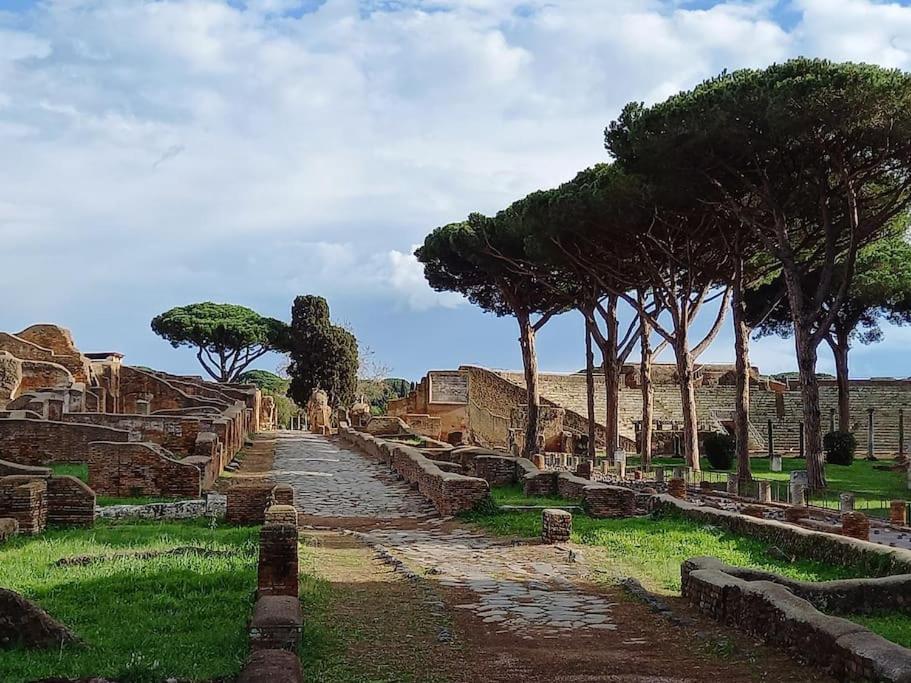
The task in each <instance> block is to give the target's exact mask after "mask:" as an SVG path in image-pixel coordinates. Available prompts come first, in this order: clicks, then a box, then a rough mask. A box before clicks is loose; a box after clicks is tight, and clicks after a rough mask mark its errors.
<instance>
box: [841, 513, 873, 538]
mask: <svg viewBox="0 0 911 683" xmlns="http://www.w3.org/2000/svg"><path fill="white" fill-rule="evenodd" d="M841 533H842V534H844V535H845V536H849V537H850V538H857V539H860V540H861V541H866V540H869V538H870V520H869V519H867V516H866V515H865V514H864V513H862V512H846V513H845V514H843V515H842V516H841Z"/></svg>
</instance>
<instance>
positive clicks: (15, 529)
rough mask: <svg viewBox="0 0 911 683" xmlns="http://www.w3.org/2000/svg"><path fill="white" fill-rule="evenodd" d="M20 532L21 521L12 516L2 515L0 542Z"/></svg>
mask: <svg viewBox="0 0 911 683" xmlns="http://www.w3.org/2000/svg"><path fill="white" fill-rule="evenodd" d="M18 533H19V522H18V521H16V520H15V519H13V518H12V517H0V543H2V542H3V541H5V540H6V539H8V538H12V537H13V536H15V535H16V534H18Z"/></svg>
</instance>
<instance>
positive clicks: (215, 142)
mask: <svg viewBox="0 0 911 683" xmlns="http://www.w3.org/2000/svg"><path fill="white" fill-rule="evenodd" d="M240 4H241V3H231V4H228V3H227V2H221V1H218V0H160V1H156V2H152V1H150V0H148V1H147V0H135V1H131V2H104V1H102V0H65V1H64V0H57V1H51V2H46V3H39V4H36V5H35V6H34V7H33V8H32V9H29V10H27V11H25V12H23V13H19V14H13V13H0V141H2V147H3V154H2V157H0V238H2V239H3V244H4V256H5V259H4V269H3V270H2V271H0V290H2V291H6V292H10V291H16V292H21V293H22V294H21V296H19V298H18V299H17V301H16V302H15V303H14V305H15V306H16V307H17V310H30V311H33V312H34V316H35V317H38V318H52V317H53V316H54V314H55V312H56V311H58V310H60V309H62V308H64V307H66V308H67V310H73V307H78V306H80V305H82V306H86V307H88V306H103V305H105V303H106V302H108V301H112V300H115V299H116V301H118V302H122V301H124V300H135V301H137V302H146V301H147V300H149V299H157V298H162V297H171V298H174V297H178V296H179V297H185V298H187V299H190V298H202V297H206V298H210V297H215V296H216V294H217V295H218V298H222V299H225V300H230V299H238V300H243V298H244V297H246V296H250V295H251V293H256V296H257V297H258V300H266V299H270V297H271V299H270V300H274V306H273V308H275V309H278V308H280V307H285V306H286V303H287V297H288V294H289V293H292V294H293V293H300V292H304V291H310V292H319V293H322V294H325V295H327V296H329V297H330V298H331V297H333V296H344V297H350V298H364V297H369V298H371V299H372V298H377V299H385V301H386V303H389V302H396V301H397V302H400V303H401V304H403V305H404V306H406V307H409V308H411V309H413V310H427V309H428V308H430V307H433V306H453V305H456V303H457V302H458V301H460V298H459V297H456V296H447V295H440V294H437V293H434V292H432V291H431V290H430V289H429V288H428V287H427V286H426V284H425V283H424V281H423V278H422V276H421V271H420V266H419V264H417V263H416V262H415V261H414V258H413V256H411V254H410V252H409V251H406V250H405V247H406V245H409V244H412V243H414V242H416V241H418V240H420V239H421V238H422V237H423V235H424V234H425V233H426V232H427V231H428V230H430V229H432V228H433V227H435V226H437V225H441V224H443V223H447V222H449V221H452V220H457V219H459V218H462V217H464V216H465V215H466V214H467V213H468V212H469V211H472V210H480V211H485V212H491V211H495V210H496V209H499V208H501V207H503V206H504V205H506V204H507V203H508V202H510V201H511V200H513V199H515V198H517V197H519V196H521V195H523V194H524V193H526V192H528V191H531V190H533V189H536V188H539V187H543V186H548V185H551V184H554V183H557V182H559V181H562V180H564V179H566V178H568V177H571V176H572V174H573V173H574V172H575V171H576V170H578V169H579V168H581V167H583V166H586V165H588V164H591V163H593V162H596V161H600V160H603V159H604V158H605V153H604V151H603V146H602V131H603V128H604V126H605V125H606V124H607V123H608V122H609V121H610V119H611V118H613V117H614V116H616V114H617V113H618V112H619V110H620V108H621V106H622V105H623V104H624V103H625V102H627V101H629V100H634V99H636V100H638V99H642V100H655V99H658V98H661V97H664V96H666V95H668V94H670V93H672V92H674V91H676V90H679V89H680V88H685V87H688V86H691V85H692V84H694V83H695V82H697V81H699V80H702V79H704V78H707V77H710V76H712V75H714V74H716V73H717V72H719V71H720V70H722V69H723V68H737V67H740V66H760V65H763V64H766V63H768V62H770V61H773V60H780V59H784V58H787V57H788V56H792V55H797V54H801V53H805V52H808V53H813V54H818V53H822V52H825V51H828V52H829V54H831V55H832V56H834V57H839V58H842V57H844V58H847V57H850V58H854V59H860V58H866V59H871V60H879V61H883V62H886V63H890V64H898V65H907V64H908V57H907V53H906V48H911V10H909V9H908V8H906V7H903V6H900V5H897V4H886V3H879V2H869V1H867V2H864V1H862V0H847V1H846V2H842V3H830V2H825V1H824V0H799V1H797V2H795V4H794V8H796V9H797V10H799V11H800V12H802V18H801V19H800V21H799V22H797V24H796V25H794V26H791V27H787V28H786V27H783V26H782V23H781V22H780V21H779V19H778V17H777V16H776V14H775V12H776V11H777V8H778V3H775V2H771V1H770V2H758V3H755V2H754V3H749V2H721V3H718V4H715V5H714V6H711V7H708V8H703V9H694V8H692V7H691V6H690V5H689V4H688V3H682V2H675V1H673V0H668V1H667V2H662V1H661V0H639V1H636V0H616V1H615V2H609V3H608V2H604V1H603V0H573V1H570V0H564V1H554V0H435V1H434V2H433V3H428V2H424V1H423V0H402V1H401V2H395V3H391V2H367V1H366V0H364V1H361V2H358V1H357V0H326V2H323V3H319V2H315V1H314V0H305V1H304V2H294V1H292V0H248V2H247V3H246V6H245V7H246V8H245V7H244V6H238V5H240ZM23 283H30V286H23ZM64 285H65V286H64ZM213 292H214V293H213ZM80 302H81V303H80ZM279 304H280V305H279ZM0 323H2V320H0ZM0 327H2V325H0Z"/></svg>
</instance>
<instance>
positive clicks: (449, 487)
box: [339, 420, 490, 515]
mask: <svg viewBox="0 0 911 683" xmlns="http://www.w3.org/2000/svg"><path fill="white" fill-rule="evenodd" d="M372 422H373V421H372V420H371V423H372ZM368 424H369V423H368ZM339 435H340V436H341V437H342V438H343V439H344V440H346V441H348V442H349V443H351V444H353V445H355V446H357V447H358V448H360V449H362V450H364V451H366V452H367V453H368V454H369V455H372V456H374V457H377V458H382V459H383V460H384V461H385V462H386V463H387V464H388V465H389V466H391V467H392V469H394V470H395V471H396V472H398V473H399V474H400V475H401V476H402V478H404V479H405V481H407V482H408V483H409V484H412V485H413V486H415V487H416V488H417V489H418V491H419V492H420V493H421V494H422V495H423V496H424V497H425V498H427V499H428V500H429V501H430V502H431V503H432V504H433V506H434V507H435V508H436V509H437V512H439V513H440V514H441V515H455V514H458V513H460V512H465V511H467V510H472V509H474V508H475V507H476V506H477V505H478V504H479V503H480V502H481V501H484V500H487V498H488V497H489V496H490V487H489V486H488V484H487V482H486V481H484V480H483V479H478V478H476V477H466V476H464V475H461V474H455V473H452V472H444V471H443V470H441V469H440V468H439V467H438V466H437V465H436V463H434V462H433V461H432V460H429V459H427V458H425V457H424V456H423V455H422V454H421V452H420V451H419V450H417V449H416V448H412V447H410V446H404V445H402V444H392V443H389V442H386V441H383V440H381V439H377V438H376V437H374V436H372V435H371V434H364V433H361V432H358V431H356V430H354V429H352V428H350V427H342V428H340V429H339Z"/></svg>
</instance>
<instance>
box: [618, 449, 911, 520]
mask: <svg viewBox="0 0 911 683" xmlns="http://www.w3.org/2000/svg"><path fill="white" fill-rule="evenodd" d="M639 462H640V459H639V458H638V457H636V458H629V459H628V463H629V464H630V465H638V464H639ZM653 462H654V464H655V465H665V466H675V465H683V464H684V463H683V459H682V458H656V459H654V461H653ZM700 464H701V467H702V469H703V471H705V472H712V473H716V474H719V475H724V474H727V473H728V472H732V471H734V470H733V469H732V470H714V469H712V466H711V465H710V464H709V462H708V460H706V459H705V458H702V460H701V461H700ZM891 464H892V461H891V460H877V461H875V462H871V461H869V460H862V459H856V460H855V461H854V464H852V465H850V466H844V465H832V464H827V465H826V480H827V482H828V484H829V489H828V491H827V493H826V494H825V495H814V496H812V501H813V503H814V504H816V505H822V506H824V507H834V508H837V507H838V494H839V493H840V492H842V491H851V492H853V493H854V494H855V495H856V506H857V508H858V509H859V510H864V509H865V507H866V506H872V507H874V508H882V507H883V504H882V502H881V501H883V500H885V501H889V500H911V491H909V490H908V486H907V481H906V477H905V474H904V473H903V472H890V471H883V470H877V469H874V467H875V466H883V465H886V466H888V465H891ZM750 468H751V469H752V472H753V476H754V477H756V478H757V479H769V480H771V481H779V482H783V484H784V486H782V487H781V489H780V492H781V494H782V495H786V494H785V490H786V489H785V487H786V485H787V482H788V478H789V476H790V473H791V472H792V471H794V470H805V469H806V468H807V461H806V460H804V459H800V458H782V459H781V469H782V471H781V472H772V471H770V470H769V459H768V458H765V457H761V458H752V459H751V461H750ZM886 507H887V508H888V503H886ZM871 514H872V510H871Z"/></svg>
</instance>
